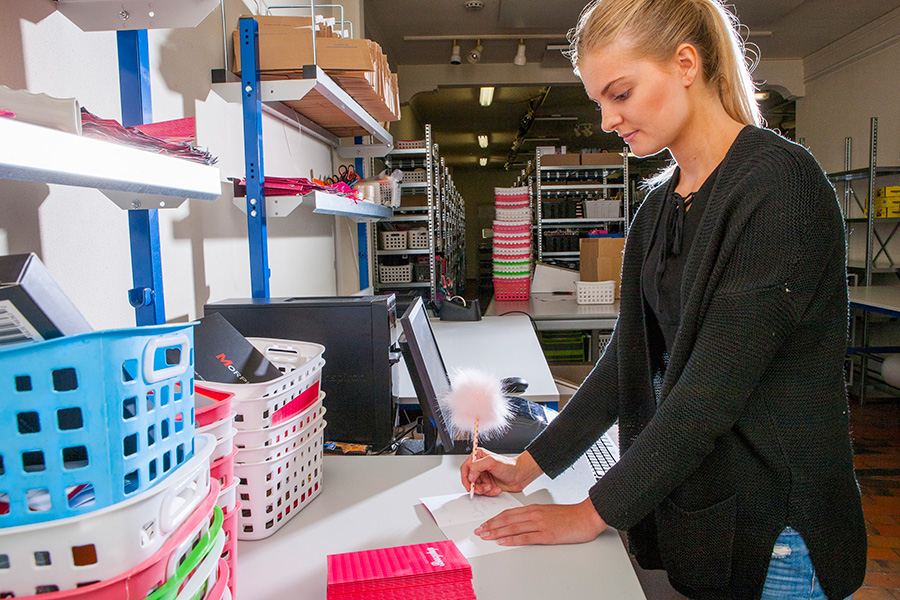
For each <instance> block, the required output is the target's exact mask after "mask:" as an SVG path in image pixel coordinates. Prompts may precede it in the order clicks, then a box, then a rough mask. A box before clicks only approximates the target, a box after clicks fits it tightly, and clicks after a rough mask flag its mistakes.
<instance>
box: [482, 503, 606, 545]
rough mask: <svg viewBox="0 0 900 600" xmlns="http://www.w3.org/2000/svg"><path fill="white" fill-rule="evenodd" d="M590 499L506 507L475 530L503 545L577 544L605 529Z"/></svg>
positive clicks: (484, 537)
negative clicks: (568, 502)
mask: <svg viewBox="0 0 900 600" xmlns="http://www.w3.org/2000/svg"><path fill="white" fill-rule="evenodd" d="M607 527H608V526H607V524H606V522H605V521H604V520H603V519H602V518H601V517H600V515H598V514H597V510H596V509H595V508H594V505H593V504H592V503H591V500H590V498H588V499H586V500H584V501H583V502H580V503H578V504H532V505H530V506H523V507H522V508H511V509H509V510H505V511H503V512H502V513H500V514H499V515H497V516H496V517H494V518H493V519H489V520H488V521H486V522H484V523H483V524H482V525H481V526H480V527H478V528H477V529H476V530H475V535H478V536H481V539H483V540H497V543H498V544H500V545H502V546H526V545H530V544H580V543H582V542H590V541H592V540H593V539H594V538H596V537H597V536H598V535H600V534H601V533H603V531H604V530H605V529H606V528H607Z"/></svg>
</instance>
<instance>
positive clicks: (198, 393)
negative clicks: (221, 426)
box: [194, 383, 234, 427]
mask: <svg viewBox="0 0 900 600" xmlns="http://www.w3.org/2000/svg"><path fill="white" fill-rule="evenodd" d="M232 398H234V394H232V393H229V392H222V391H219V390H214V389H212V388H209V387H206V386H203V385H200V384H197V383H195V384H194V405H195V408H194V419H195V420H196V421H197V427H206V426H207V425H212V424H213V423H215V422H216V421H221V420H224V419H231V399H232Z"/></svg>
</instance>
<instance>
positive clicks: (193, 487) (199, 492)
mask: <svg viewBox="0 0 900 600" xmlns="http://www.w3.org/2000/svg"><path fill="white" fill-rule="evenodd" d="M213 443H215V442H213ZM208 493H209V468H206V465H201V468H200V469H198V471H197V472H196V473H194V474H193V475H192V476H191V477H189V478H187V479H185V480H184V481H182V482H181V483H179V484H178V485H176V486H174V487H172V488H171V489H170V490H168V491H167V492H166V496H165V498H163V501H162V505H161V506H160V509H159V526H160V528H161V529H162V532H163V533H168V532H170V531H172V530H173V529H175V528H176V527H178V525H179V524H180V523H182V522H184V521H185V520H187V518H188V516H189V515H190V514H191V513H192V512H193V511H194V509H195V508H197V506H198V505H199V504H200V503H201V502H202V501H203V499H204V498H206V495H207V494H208ZM176 503H177V504H176Z"/></svg>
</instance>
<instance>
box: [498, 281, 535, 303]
mask: <svg viewBox="0 0 900 600" xmlns="http://www.w3.org/2000/svg"><path fill="white" fill-rule="evenodd" d="M530 289H531V279H530V278H529V277H521V278H515V279H512V278H511V279H507V278H502V277H494V299H495V300H528V292H529V290H530Z"/></svg>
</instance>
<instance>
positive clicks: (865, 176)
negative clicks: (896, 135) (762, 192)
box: [828, 117, 900, 404]
mask: <svg viewBox="0 0 900 600" xmlns="http://www.w3.org/2000/svg"><path fill="white" fill-rule="evenodd" d="M852 150H853V139H852V138H849V137H848V138H845V139H844V170H843V171H839V172H836V173H829V174H828V179H829V180H831V182H832V183H834V184H835V185H837V184H839V183H840V184H843V190H842V192H843V193H842V198H841V204H842V206H841V210H842V212H843V216H844V234H845V241H846V242H847V243H848V244H849V242H850V236H851V234H852V233H853V230H854V229H855V227H854V226H855V225H860V224H862V223H865V230H866V250H865V256H864V258H863V260H861V261H860V260H848V261H847V268H848V271H850V270H853V271H862V273H863V285H865V286H870V285H872V276H873V275H875V274H878V273H895V274H896V273H898V272H900V263H896V262H894V259H893V257H891V255H890V253H889V251H888V248H887V246H888V243H889V242H890V240H891V239H892V238H893V237H894V235H895V234H896V233H897V231H898V230H900V219H898V218H876V217H875V183H876V181H877V180H878V178H880V177H888V176H897V175H900V166H889V167H879V166H878V164H877V157H878V118H877V117H872V118H871V119H870V122H869V166H868V167H867V168H863V169H853V168H851V167H852V165H851V156H852ZM855 181H864V182H865V183H866V197H865V201H861V200H860V198H859V196H858V195H857V193H856V191H855V190H854V188H853V182H855ZM853 213H858V214H860V215H862V216H851V215H852V214H853ZM876 248H877V251H876ZM882 255H884V258H885V259H886V260H887V264H884V263H882V264H880V265H879V264H878V260H879V258H881V256H882ZM854 328H855V327H854ZM851 337H855V336H851ZM860 337H861V344H862V345H861V347H859V348H855V349H853V350H854V352H855V353H857V354H859V357H860V362H859V366H860V378H859V385H860V396H859V398H860V404H863V403H864V402H865V397H866V385H867V379H868V370H869V369H868V363H869V356H868V352H867V351H866V350H865V348H867V347H868V342H869V311H866V310H864V311H862V327H861V333H860ZM853 342H854V340H851V344H852V343H853Z"/></svg>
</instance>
